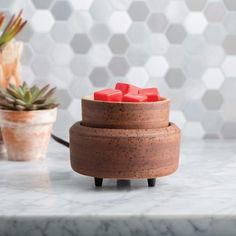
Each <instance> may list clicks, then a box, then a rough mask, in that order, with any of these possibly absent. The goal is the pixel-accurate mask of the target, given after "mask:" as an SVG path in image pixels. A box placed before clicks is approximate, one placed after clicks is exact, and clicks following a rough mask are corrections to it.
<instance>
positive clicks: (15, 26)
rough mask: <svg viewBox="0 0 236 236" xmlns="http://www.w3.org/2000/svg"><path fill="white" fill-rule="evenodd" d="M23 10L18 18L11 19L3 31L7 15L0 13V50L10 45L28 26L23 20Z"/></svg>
mask: <svg viewBox="0 0 236 236" xmlns="http://www.w3.org/2000/svg"><path fill="white" fill-rule="evenodd" d="M22 13H23V10H21V11H20V12H19V14H18V15H17V16H15V15H12V17H11V19H10V20H9V22H8V23H7V25H6V26H5V28H4V29H3V25H4V23H5V21H6V15H5V14H4V13H2V12H0V32H2V33H0V50H2V49H3V48H4V47H5V46H6V44H7V43H9V42H10V41H11V40H12V39H13V38H14V37H15V36H16V35H17V34H18V33H19V32H20V31H21V30H22V29H23V28H24V26H25V25H26V23H27V21H24V20H23V17H22Z"/></svg>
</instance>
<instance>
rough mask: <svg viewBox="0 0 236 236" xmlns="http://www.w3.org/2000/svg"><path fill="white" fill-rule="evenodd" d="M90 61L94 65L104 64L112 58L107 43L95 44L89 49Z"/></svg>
mask: <svg viewBox="0 0 236 236" xmlns="http://www.w3.org/2000/svg"><path fill="white" fill-rule="evenodd" d="M89 56H90V58H91V62H92V64H93V65H96V66H106V65H108V63H109V61H110V60H111V58H112V53H111V51H110V49H109V47H108V46H107V45H104V44H95V45H93V47H92V48H91V50H90V51H89Z"/></svg>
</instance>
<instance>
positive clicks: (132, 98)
mask: <svg viewBox="0 0 236 236" xmlns="http://www.w3.org/2000/svg"><path fill="white" fill-rule="evenodd" d="M122 101H123V102H146V101H147V96H145V95H143V94H135V93H127V94H125V95H124V96H123V100H122Z"/></svg>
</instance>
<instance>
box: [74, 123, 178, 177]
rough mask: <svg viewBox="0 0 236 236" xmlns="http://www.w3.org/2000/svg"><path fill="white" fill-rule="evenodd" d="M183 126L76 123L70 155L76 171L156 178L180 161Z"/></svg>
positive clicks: (96, 175)
mask: <svg viewBox="0 0 236 236" xmlns="http://www.w3.org/2000/svg"><path fill="white" fill-rule="evenodd" d="M179 151H180V130H179V128H178V127H177V126H176V125H174V124H173V123H170V124H169V126H168V127H166V128H161V129H107V128H91V127H86V126H83V125H81V123H80V122H78V123H76V124H74V125H73V126H72V127H71V129H70V158H71V166H72V168H73V170H74V171H76V172H79V173H80V174H84V175H88V176H93V177H97V178H98V179H99V178H100V179H102V178H115V179H139V178H148V179H152V178H156V177H159V176H165V175H169V174H171V173H173V172H174V171H175V170H176V169H177V167H178V163H179Z"/></svg>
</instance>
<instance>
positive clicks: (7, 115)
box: [0, 108, 57, 161]
mask: <svg viewBox="0 0 236 236" xmlns="http://www.w3.org/2000/svg"><path fill="white" fill-rule="evenodd" d="M56 115H57V109H56V108H55V109H50V110H38V111H8V110H0V122H1V128H2V136H3V140H4V144H5V146H6V150H7V155H8V160H11V161H29V160H37V159H42V158H44V157H45V155H46V152H47V148H48V143H49V139H50V135H51V130H52V126H53V123H54V122H55V120H56Z"/></svg>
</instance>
